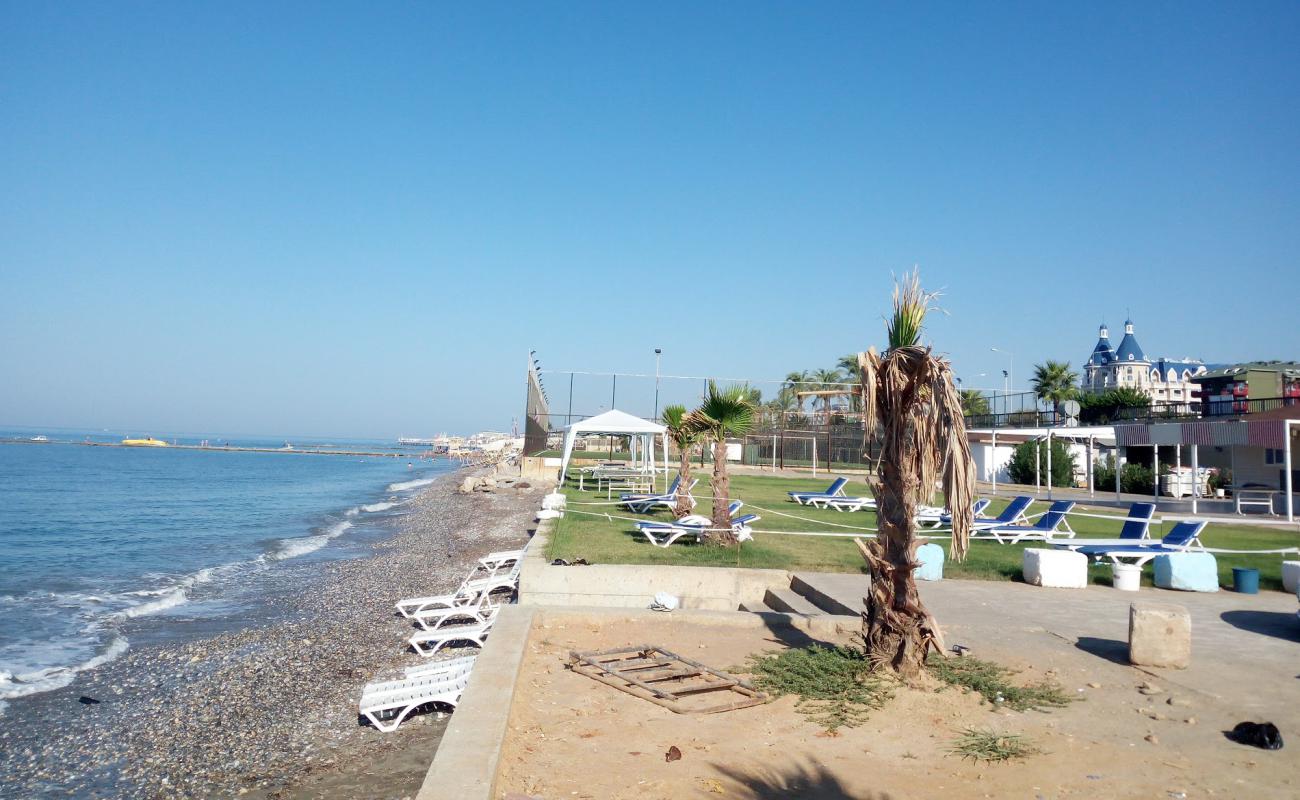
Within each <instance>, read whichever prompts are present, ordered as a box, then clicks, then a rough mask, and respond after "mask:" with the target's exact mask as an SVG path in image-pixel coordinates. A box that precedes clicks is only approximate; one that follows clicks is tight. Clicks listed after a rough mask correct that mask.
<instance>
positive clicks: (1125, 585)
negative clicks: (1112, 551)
mask: <svg viewBox="0 0 1300 800" xmlns="http://www.w3.org/2000/svg"><path fill="white" fill-rule="evenodd" d="M1112 569H1113V572H1112V576H1113V577H1112V579H1111V583H1112V585H1114V587H1115V588H1116V589H1119V590H1120V591H1124V592H1136V591H1137V590H1138V589H1139V588H1141V586H1142V568H1141V567H1135V566H1133V565H1132V564H1115V565H1114V567H1113V568H1112Z"/></svg>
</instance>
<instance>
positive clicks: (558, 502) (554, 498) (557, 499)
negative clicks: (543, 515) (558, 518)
mask: <svg viewBox="0 0 1300 800" xmlns="http://www.w3.org/2000/svg"><path fill="white" fill-rule="evenodd" d="M568 503H569V498H567V497H565V496H564V495H562V494H560V493H559V492H551V493H550V494H548V495H546V496H545V497H543V498H542V510H543V511H561V510H563V509H564V508H565V507H566V506H567V505H568Z"/></svg>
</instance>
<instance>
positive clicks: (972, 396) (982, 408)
mask: <svg viewBox="0 0 1300 800" xmlns="http://www.w3.org/2000/svg"><path fill="white" fill-rule="evenodd" d="M961 410H962V411H963V412H964V413H965V414H966V416H968V417H986V416H988V415H989V399H988V398H987V397H985V396H984V393H983V392H981V391H980V390H979V389H962V390H961Z"/></svg>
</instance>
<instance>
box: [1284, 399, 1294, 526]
mask: <svg viewBox="0 0 1300 800" xmlns="http://www.w3.org/2000/svg"><path fill="white" fill-rule="evenodd" d="M1295 424H1297V421H1296V420H1293V419H1289V420H1287V421H1286V425H1284V426H1283V427H1282V469H1283V471H1284V472H1286V480H1285V482H1284V485H1285V486H1286V521H1287V522H1295V509H1294V508H1293V504H1294V499H1293V498H1292V497H1291V494H1292V493H1293V492H1294V491H1295V487H1294V486H1292V485H1291V426H1292V425H1295Z"/></svg>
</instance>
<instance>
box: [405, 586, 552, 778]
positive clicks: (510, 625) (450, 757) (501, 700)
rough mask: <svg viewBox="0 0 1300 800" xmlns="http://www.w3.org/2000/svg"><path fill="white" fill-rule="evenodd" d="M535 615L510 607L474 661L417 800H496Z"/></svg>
mask: <svg viewBox="0 0 1300 800" xmlns="http://www.w3.org/2000/svg"><path fill="white" fill-rule="evenodd" d="M533 613H534V609H531V608H527V607H524V606H517V605H512V606H506V607H505V608H502V609H501V611H500V612H499V613H498V614H497V621H496V624H495V625H493V626H492V635H491V636H490V637H488V640H487V643H486V646H485V647H484V648H483V650H482V652H481V653H479V656H478V658H477V659H476V660H475V661H474V671H473V672H472V673H470V679H469V685H468V686H466V687H465V692H464V694H462V695H461V698H460V704H459V705H458V706H457V707H456V712H455V713H454V714H452V716H451V722H449V723H448V724H447V730H446V732H445V733H444V734H443V735H442V741H441V742H440V743H439V744H438V752H437V753H436V754H435V755H434V757H433V763H432V764H430V765H429V771H428V772H427V773H425V776H424V783H423V784H421V786H420V792H419V794H417V795H416V800H468V798H482V800H489V799H490V798H495V797H496V792H495V791H494V785H493V784H494V783H495V781H496V773H497V762H498V761H499V760H500V758H501V745H502V744H503V743H504V742H505V738H506V728H507V725H508V723H509V722H510V706H511V703H513V702H514V696H515V684H516V683H517V682H518V680H519V665H520V664H522V663H523V659H524V648H525V647H526V646H527V644H528V637H529V633H530V631H531V630H532V628H533Z"/></svg>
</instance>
